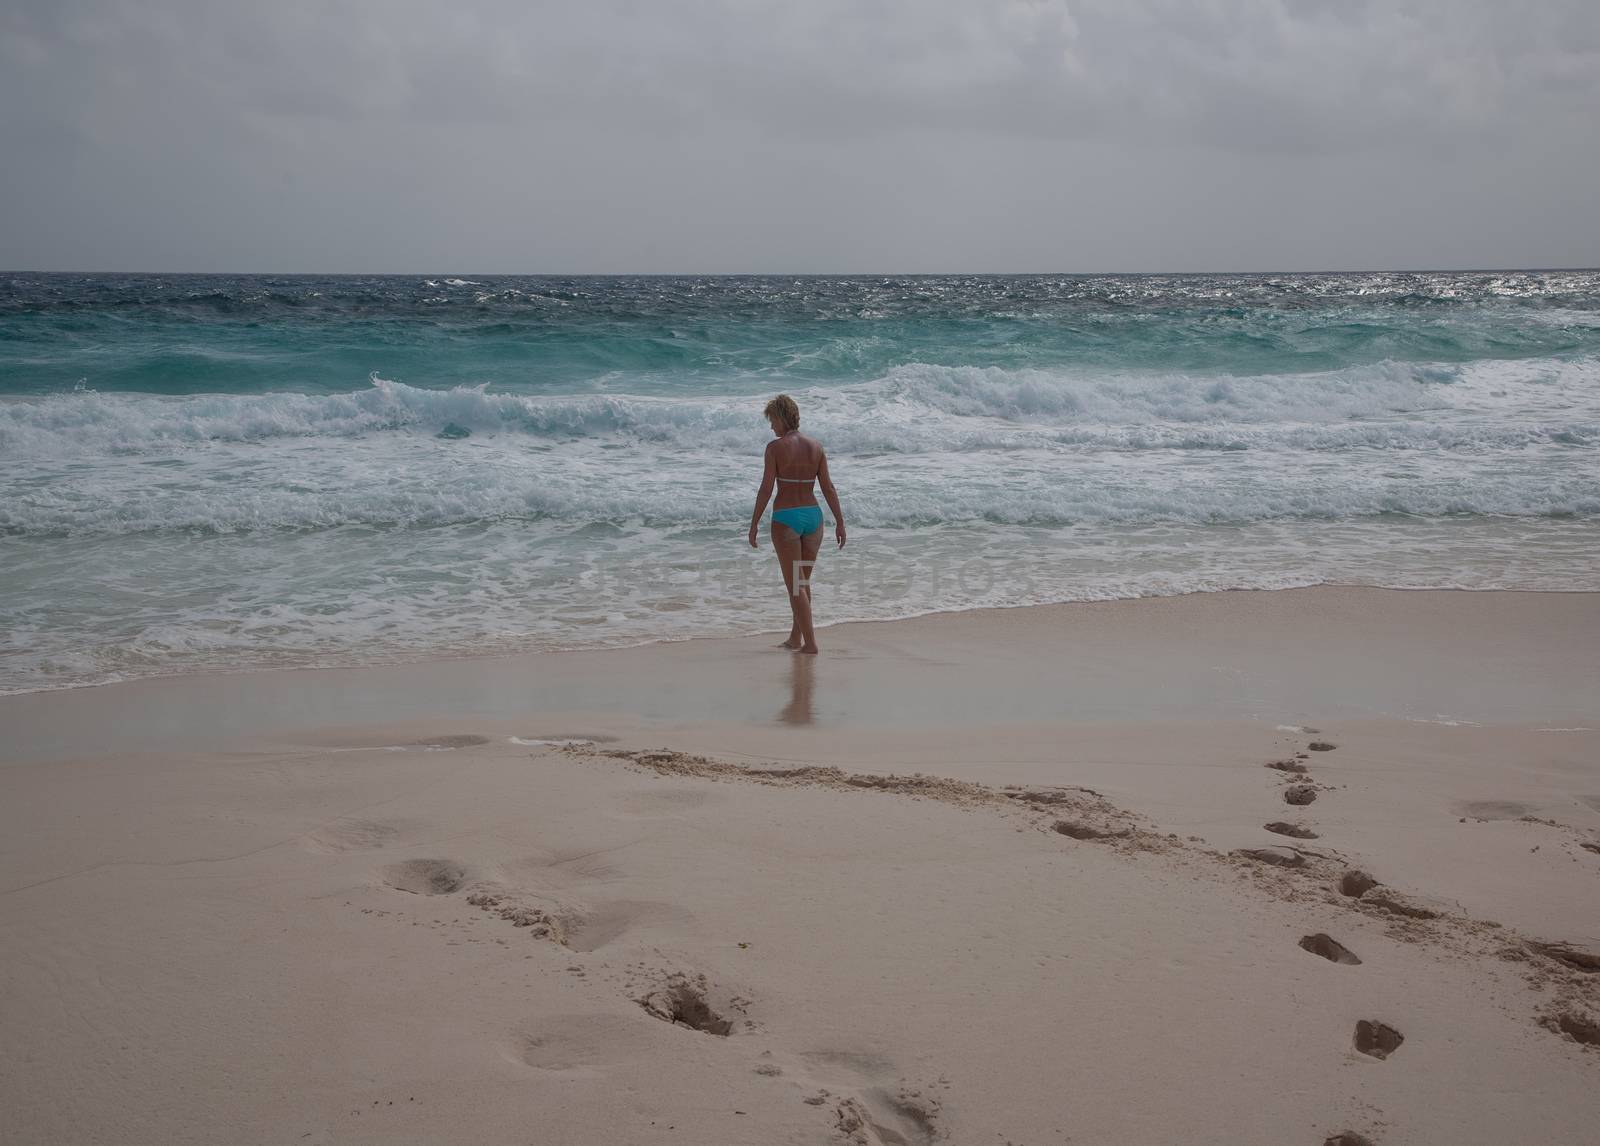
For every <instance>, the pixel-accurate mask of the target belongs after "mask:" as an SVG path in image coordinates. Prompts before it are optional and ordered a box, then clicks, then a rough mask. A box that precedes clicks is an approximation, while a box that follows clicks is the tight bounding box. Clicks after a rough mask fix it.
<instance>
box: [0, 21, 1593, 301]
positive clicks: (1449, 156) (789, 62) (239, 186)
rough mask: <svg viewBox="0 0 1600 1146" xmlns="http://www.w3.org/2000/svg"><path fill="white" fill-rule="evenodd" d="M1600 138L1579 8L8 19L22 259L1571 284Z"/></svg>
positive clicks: (2, 251) (1589, 25) (9, 188)
mask: <svg viewBox="0 0 1600 1146" xmlns="http://www.w3.org/2000/svg"><path fill="white" fill-rule="evenodd" d="M1597 116H1600V6H1596V5H1593V4H1590V3H1586V2H1582V0H1576V2H1570V3H1568V2H1556V0H1544V2H1533V3H1524V4H1520V5H1515V6H1512V5H1506V4H1503V3H1497V2H1494V0H1453V2H1452V0H1411V2H1405V3H1400V2H1396V3H1376V2H1374V3H1360V2H1357V0H1348V2H1336V0H996V2H992V3H988V2H982V0H807V2H804V3H788V4H780V3H749V2H738V0H681V2H654V3H646V2H634V3H629V2H625V0H610V2H585V3H563V4H553V3H512V2H494V3H490V2H478V3H457V4H450V5H441V4H436V3H421V2H416V0H393V2H388V3H377V2H367V3H355V2H348V0H347V2H344V3H306V2H298V0H296V2H290V0H280V2H278V3H273V4H252V5H225V4H216V3H146V4H127V3H112V2H109V0H107V2H91V0H63V2H60V3H34V2H25V3H13V4H11V5H9V6H8V7H7V8H6V9H5V10H4V12H3V13H0V148H3V149H4V154H5V155H6V157H7V162H6V164H5V165H4V167H3V169H0V193H3V194H4V196H5V199H6V203H7V206H6V208H5V210H4V212H3V214H0V265H11V266H52V265H57V266H77V267H93V266H103V267H114V266H139V267H147V268H149V267H154V268H161V267H170V268H194V269H205V268H233V269H241V268H263V269H308V270H309V269H317V270H337V269H349V270H368V269H396V270H398V269H436V268H439V267H446V266H454V267H464V268H471V269H477V270H524V271H536V270H555V271H572V270H597V271H605V270H685V271H698V270H778V269H785V270H788V269H793V270H878V269H883V270H890V269H894V270H937V269H947V268H948V269H994V270H1003V269H1019V270H1021V269H1027V270H1035V269H1059V270H1090V269H1107V268H1111V269H1116V268H1125V269H1158V268H1183V267H1200V266H1207V267H1226V266H1236V267H1262V266H1308V265H1323V266H1335V265H1395V264H1397V263H1399V264H1406V265H1463V264H1473V263H1479V264H1482V263H1506V262H1512V263H1522V264H1528V263H1550V262H1559V263H1564V264H1568V265H1571V264H1574V263H1592V262H1596V261H1600V238H1597V235H1596V232H1595V228H1594V227H1593V225H1592V224H1591V223H1590V222H1589V220H1588V212H1587V210H1585V209H1584V206H1583V203H1582V199H1581V196H1576V195H1575V194H1574V188H1575V186H1577V185H1580V184H1587V185H1589V186H1592V185H1593V182H1594V178H1595V176H1596V175H1597V174H1600V162H1597V160H1596V159H1595V158H1594V153H1595V151H1596V148H1595V147H1594V143H1595V138H1594V137H1595V135H1596V132H1595V125H1596V122H1597ZM1508 172H1515V173H1520V175H1521V177H1520V178H1509V177H1508ZM1218 260H1221V261H1218Z"/></svg>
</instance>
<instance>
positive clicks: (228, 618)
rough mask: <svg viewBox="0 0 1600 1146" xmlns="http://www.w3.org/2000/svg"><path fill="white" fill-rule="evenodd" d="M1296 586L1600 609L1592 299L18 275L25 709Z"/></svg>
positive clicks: (1177, 282)
mask: <svg viewBox="0 0 1600 1146" xmlns="http://www.w3.org/2000/svg"><path fill="white" fill-rule="evenodd" d="M779 391H787V392H788V393H791V394H793V395H794V396H795V397H796V398H797V400H798V401H799V403H800V406H801V409H802V416H803V423H804V429H805V430H806V431H808V432H810V433H813V434H815V435H816V436H818V437H819V438H821V439H822V441H823V442H824V443H825V444H826V446H827V447H828V450H829V454H830V459H831V464H832V469H833V472H834V476H835V480H836V481H837V483H838V485H839V489H840V492H841V494H842V496H843V499H844V504H845V509H846V513H847V514H848V515H849V518H850V525H851V531H852V540H851V544H850V546H849V547H848V548H847V549H846V550H845V551H844V552H843V553H828V552H825V555H824V558H823V566H822V569H821V570H820V572H819V575H818V582H817V604H818V610H819V614H820V616H821V618H822V619H824V620H843V619H854V618H869V617H893V616H904V615H910V614H915V613H922V612H928V611H931V610H940V609H965V608H974V607H981V606H991V605H1020V604H1026V603H1031V602H1039V601H1062V600H1081V599H1100V598H1114V597H1130V596H1139V595H1150V594H1171V593H1184V592H1195V591H1214V590H1222V589H1232V588H1247V587H1280V586H1291V585H1309V584H1318V583H1326V582H1334V583H1355V584H1369V585H1385V586H1395V587H1461V588H1519V589H1587V590H1594V589H1600V572H1597V570H1600V273H1597V272H1574V271H1549V272H1540V271H1528V272H1492V273H1490V272H1483V273H1418V274H1292V275H1173V276H1162V275H1130V276H1118V275H1108V276H948V277H913V278H883V277H847V278H832V277H804V278H789V277H716V278H666V277H637V278H541V277H483V276H475V275H467V276H434V277H425V276H405V277H356V276H333V277H299V276H291V277H276V276H197V275H38V274H9V275H8V274H0V568H3V570H4V573H3V582H0V690H18V689H37V688H54V687H65V686H70V685H78V684H90V683H98V682H103V681H108V680H115V679H122V678H126V677H130V676H141V675H149V674H155V673H172V672H185V671H200V670H207V671H210V670H216V669H222V668H225V669H247V668H264V667H275V666H300V665H310V664H354V663H370V662H378V661H393V660H401V659H410V658H417V657H429V656H454V655H462V654H470V653H480V652H505V651H511V650H515V649H524V648H554V647H576V646H598V645H615V644H629V643H636V642H640V641H647V640H656V639H667V638H676V637H684V636H691V635H705V634H729V633H744V632H752V631H758V630H766V629H773V628H778V627H783V628H787V607H786V605H785V603H784V600H783V597H782V590H781V587H780V586H779V583H778V581H777V576H776V568H775V563H774V562H773V559H772V557H771V555H770V553H767V552H762V553H752V552H751V551H750V550H749V549H748V548H747V547H746V546H745V543H744V527H745V522H746V521H747V520H748V516H749V512H750V506H751V499H752V495H753V493H754V490H755V486H756V483H757V479H758V478H759V463H760V454H761V448H762V444H763V442H764V441H765V440H766V436H767V430H766V427H765V424H764V423H763V421H762V419H761V417H760V413H761V407H762V405H763V404H764V403H765V401H766V399H767V398H768V397H770V396H771V395H773V394H775V393H777V392H779Z"/></svg>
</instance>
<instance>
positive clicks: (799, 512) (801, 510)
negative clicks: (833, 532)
mask: <svg viewBox="0 0 1600 1146" xmlns="http://www.w3.org/2000/svg"><path fill="white" fill-rule="evenodd" d="M772 523H773V524H774V525H787V526H788V527H789V528H790V529H792V530H794V531H795V532H796V533H798V534H799V535H800V536H801V537H804V536H805V535H806V534H808V533H815V532H816V531H817V530H819V529H821V528H822V507H821V506H820V505H791V506H790V507H789V508H788V509H775V510H773V511H772Z"/></svg>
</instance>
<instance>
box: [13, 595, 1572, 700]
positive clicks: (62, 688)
mask: <svg viewBox="0 0 1600 1146" xmlns="http://www.w3.org/2000/svg"><path fill="white" fill-rule="evenodd" d="M1330 589H1332V590H1356V591H1371V592H1375V593H1447V594H1448V593H1463V594H1497V593H1499V594H1524V595H1542V596H1552V597H1568V596H1584V595H1592V596H1597V597H1600V589H1515V588H1510V589H1508V588H1501V587H1488V588H1473V587H1468V586H1459V585H1452V586H1448V587H1445V588H1439V587H1435V586H1410V585H1369V584H1365V583H1361V582H1346V581H1317V582H1310V583H1307V584H1304V585H1278V586H1272V587H1270V588H1261V587H1240V588H1227V589H1185V590H1182V591H1180V592H1175V593H1151V594H1145V595H1142V596H1135V597H1079V598H1072V599H1069V600H1060V601H1027V602H1022V603H1019V604H1015V605H975V606H972V607H970V608H957V609H947V608H935V609H928V610H926V611H923V612H913V613H905V614H901V615H896V616H891V617H865V618H863V617H846V618H843V619H840V620H835V621H824V622H822V623H821V624H819V625H817V626H816V627H817V630H818V631H819V632H822V631H826V630H828V629H834V628H839V627H843V626H851V625H891V624H900V623H902V622H906V621H921V620H925V619H927V618H930V617H960V616H966V615H969V614H986V613H1009V612H1014V611H1016V610H1019V609H1055V608H1064V607H1071V606H1087V605H1113V604H1128V603H1132V602H1136V601H1172V600H1183V599H1189V598H1206V597H1211V596H1218V595H1228V594H1257V593H1299V592H1306V591H1321V590H1330ZM786 631H787V630H785V629H784V628H782V627H781V626H775V627H773V628H770V629H751V630H748V631H744V632H719V633H691V634H688V635H685V636H681V637H673V636H652V637H645V638H642V639H639V640H622V641H619V642H617V643H610V644H607V643H602V644H587V645H581V644H580V645H555V646H552V647H549V648H533V647H528V648H519V649H512V650H509V651H505V652H488V651H483V650H456V651H451V650H428V651H423V652H419V653H416V654H415V655H410V656H404V655H402V656H397V657H395V658H394V659H390V660H376V661H361V662H357V663H351V664H344V663H326V664H318V663H310V664H296V665H281V666H271V665H250V666H246V667H243V668H223V667H217V666H209V667H205V668H194V667H190V668H182V669H175V670H172V671H170V672H150V673H145V674H142V675H139V676H131V677H119V678H117V679H115V680H103V681H84V682H79V683H72V684H52V685H40V686H38V687H32V688H12V689H3V688H0V703H3V702H4V701H5V700H6V699H7V698H8V697H16V696H33V695H36V694H39V693H52V692H67V691H71V690H75V689H95V688H109V687H114V686H118V685H132V684H139V683H142V682H148V681H157V680H173V679H179V680H182V679H194V678H201V677H210V676H215V675H218V674H227V675H254V674H268V673H292V672H346V671H353V672H359V671H362V670H364V669H372V668H393V667H399V666H414V665H428V664H452V663H456V662H460V661H486V662H487V661H498V660H510V659H514V658H520V657H534V656H556V655H560V654H564V653H600V652H621V651H627V650H631V649H642V648H653V647H655V646H658V645H681V644H686V643H693V642H706V641H740V640H751V639H756V638H760V637H764V636H768V635H770V634H773V633H782V632H786Z"/></svg>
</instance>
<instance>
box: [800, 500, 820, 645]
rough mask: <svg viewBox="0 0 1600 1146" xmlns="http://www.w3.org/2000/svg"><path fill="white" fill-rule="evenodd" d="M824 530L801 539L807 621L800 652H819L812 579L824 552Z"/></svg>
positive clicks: (802, 585) (802, 574)
mask: <svg viewBox="0 0 1600 1146" xmlns="http://www.w3.org/2000/svg"><path fill="white" fill-rule="evenodd" d="M826 532H827V531H826V530H824V529H813V530H812V531H811V532H810V533H808V534H806V535H805V536H804V537H802V538H801V539H800V561H801V567H800V574H801V575H800V577H799V584H800V592H801V594H802V595H804V597H805V599H806V608H805V620H804V623H803V624H802V626H801V630H802V631H801V633H800V636H801V644H800V651H801V652H803V653H814V652H816V651H817V633H816V630H815V629H814V628H813V627H812V615H811V579H812V578H813V577H814V576H816V572H817V554H818V553H819V552H821V550H822V535H823V534H824V533H826Z"/></svg>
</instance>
